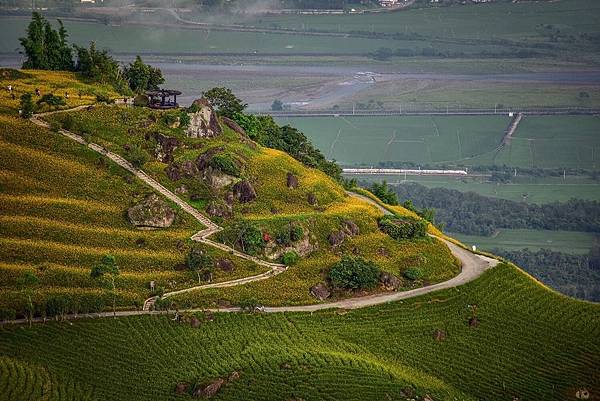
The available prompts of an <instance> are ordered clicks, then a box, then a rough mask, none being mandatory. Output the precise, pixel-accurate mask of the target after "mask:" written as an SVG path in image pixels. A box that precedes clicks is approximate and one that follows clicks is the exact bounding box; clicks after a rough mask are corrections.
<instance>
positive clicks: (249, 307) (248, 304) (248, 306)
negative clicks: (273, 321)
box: [238, 297, 258, 312]
mask: <svg viewBox="0 0 600 401" xmlns="http://www.w3.org/2000/svg"><path fill="white" fill-rule="evenodd" d="M238 305H239V307H240V308H241V309H242V311H245V312H254V310H255V309H256V307H257V306H258V300H257V299H256V298H254V297H247V298H242V299H240V301H239V303H238Z"/></svg>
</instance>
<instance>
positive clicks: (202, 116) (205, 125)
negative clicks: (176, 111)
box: [185, 99, 222, 138]
mask: <svg viewBox="0 0 600 401" xmlns="http://www.w3.org/2000/svg"><path fill="white" fill-rule="evenodd" d="M192 105H193V106H194V105H195V106H196V108H197V109H198V111H196V112H195V113H190V123H189V125H188V127H187V129H186V131H185V133H186V134H187V136H189V137H191V138H214V137H216V136H219V135H221V133H222V130H221V126H220V125H219V119H218V117H217V114H216V113H215V111H214V110H213V108H212V107H211V106H210V103H209V102H208V101H207V100H206V99H197V100H194V103H192Z"/></svg>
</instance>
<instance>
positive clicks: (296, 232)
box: [290, 224, 304, 241]
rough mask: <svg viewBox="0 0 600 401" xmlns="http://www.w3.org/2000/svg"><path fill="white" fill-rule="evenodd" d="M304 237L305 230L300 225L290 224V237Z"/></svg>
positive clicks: (297, 239)
mask: <svg viewBox="0 0 600 401" xmlns="http://www.w3.org/2000/svg"><path fill="white" fill-rule="evenodd" d="M302 237H304V230H303V229H302V227H300V226H299V225H296V224H293V225H291V226H290V239H291V240H292V241H300V240H301V239H302Z"/></svg>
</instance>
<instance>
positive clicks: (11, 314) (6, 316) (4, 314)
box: [0, 308, 17, 321]
mask: <svg viewBox="0 0 600 401" xmlns="http://www.w3.org/2000/svg"><path fill="white" fill-rule="evenodd" d="M16 318H17V311H16V310H14V309H12V308H0V321H3V320H15V319H16Z"/></svg>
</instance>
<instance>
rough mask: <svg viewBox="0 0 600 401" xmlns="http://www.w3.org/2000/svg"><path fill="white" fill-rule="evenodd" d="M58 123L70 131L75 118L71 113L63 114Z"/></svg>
mask: <svg viewBox="0 0 600 401" xmlns="http://www.w3.org/2000/svg"><path fill="white" fill-rule="evenodd" d="M60 125H61V127H62V128H63V129H66V130H67V131H70V130H71V129H73V126H74V125H75V120H74V119H73V116H72V115H71V114H65V115H64V116H63V118H62V120H61V122H60Z"/></svg>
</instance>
